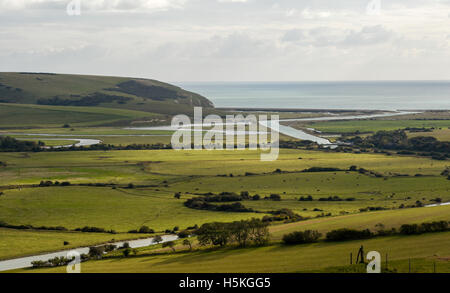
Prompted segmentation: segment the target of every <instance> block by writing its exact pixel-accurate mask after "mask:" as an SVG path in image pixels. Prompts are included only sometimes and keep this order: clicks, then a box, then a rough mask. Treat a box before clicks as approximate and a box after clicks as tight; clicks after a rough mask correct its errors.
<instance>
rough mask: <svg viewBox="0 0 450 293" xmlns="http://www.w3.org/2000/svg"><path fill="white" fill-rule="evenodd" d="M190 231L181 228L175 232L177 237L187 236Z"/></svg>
mask: <svg viewBox="0 0 450 293" xmlns="http://www.w3.org/2000/svg"><path fill="white" fill-rule="evenodd" d="M189 235H191V233H190V232H189V231H187V230H183V231H181V232H179V233H178V234H177V236H178V238H187V237H189Z"/></svg>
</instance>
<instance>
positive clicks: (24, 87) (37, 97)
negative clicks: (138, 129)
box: [0, 72, 214, 115]
mask: <svg viewBox="0 0 450 293" xmlns="http://www.w3.org/2000/svg"><path fill="white" fill-rule="evenodd" d="M0 103H14V104H38V105H46V106H72V107H73V106H83V107H93V106H94V107H98V106H100V107H103V108H119V109H128V110H138V111H143V112H150V113H159V114H169V115H172V114H180V113H189V112H191V109H192V107H193V106H201V107H205V108H212V107H214V106H213V104H212V103H211V102H210V101H209V100H208V99H207V98H205V97H203V96H201V95H198V94H196V93H192V92H189V91H185V90H183V89H181V88H179V87H177V86H174V85H171V84H168V83H163V82H160V81H157V80H151V79H139V78H126V77H107V76H88V75H66V74H53V73H26V72H21V73H0Z"/></svg>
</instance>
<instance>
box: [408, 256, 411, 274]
mask: <svg viewBox="0 0 450 293" xmlns="http://www.w3.org/2000/svg"><path fill="white" fill-rule="evenodd" d="M408 266H409V269H408V273H411V259H410V258H408Z"/></svg>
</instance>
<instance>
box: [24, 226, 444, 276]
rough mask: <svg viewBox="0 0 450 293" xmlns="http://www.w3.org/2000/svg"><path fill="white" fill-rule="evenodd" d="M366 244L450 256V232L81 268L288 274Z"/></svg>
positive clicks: (343, 261) (407, 253)
mask: <svg viewBox="0 0 450 293" xmlns="http://www.w3.org/2000/svg"><path fill="white" fill-rule="evenodd" d="M361 245H363V246H364V248H365V250H366V251H372V250H376V251H378V252H380V253H381V255H382V258H384V257H385V254H386V253H388V255H389V259H390V260H391V261H397V260H402V261H404V260H405V259H408V258H410V257H412V258H428V257H433V256H434V255H436V256H438V257H448V256H449V255H450V232H444V233H433V234H423V235H419V236H393V237H380V238H375V239H370V240H361V241H348V242H338V243H326V242H320V243H315V244H307V245H294V246H283V245H271V246H267V247H259V248H246V249H232V248H229V249H217V250H212V251H207V250H206V251H205V250H201V251H197V252H191V253H188V252H185V253H184V252H181V253H175V254H162V255H153V256H138V257H132V258H127V259H124V258H113V259H105V260H100V261H89V262H86V263H83V264H82V265H81V270H82V272H85V273H100V272H102V273H119V272H135V273H231V272H233V273H287V272H299V271H310V270H321V269H325V268H327V267H337V266H345V265H348V264H349V255H350V252H353V255H356V253H357V252H358V249H359V247H360V246H361ZM22 272H39V273H44V272H46V273H49V272H65V268H51V269H39V270H22Z"/></svg>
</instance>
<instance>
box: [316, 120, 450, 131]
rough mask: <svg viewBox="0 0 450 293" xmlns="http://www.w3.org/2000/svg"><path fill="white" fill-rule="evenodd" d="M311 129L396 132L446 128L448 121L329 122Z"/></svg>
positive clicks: (448, 125)
mask: <svg viewBox="0 0 450 293" xmlns="http://www.w3.org/2000/svg"><path fill="white" fill-rule="evenodd" d="M308 125H309V126H308V127H312V128H314V129H317V130H319V131H322V132H331V133H345V132H356V131H360V132H376V131H380V130H396V129H403V128H406V127H418V128H422V127H425V128H432V127H434V128H440V127H442V128H448V127H450V120H358V121H356V122H355V121H329V122H311V123H309V124H308Z"/></svg>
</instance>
